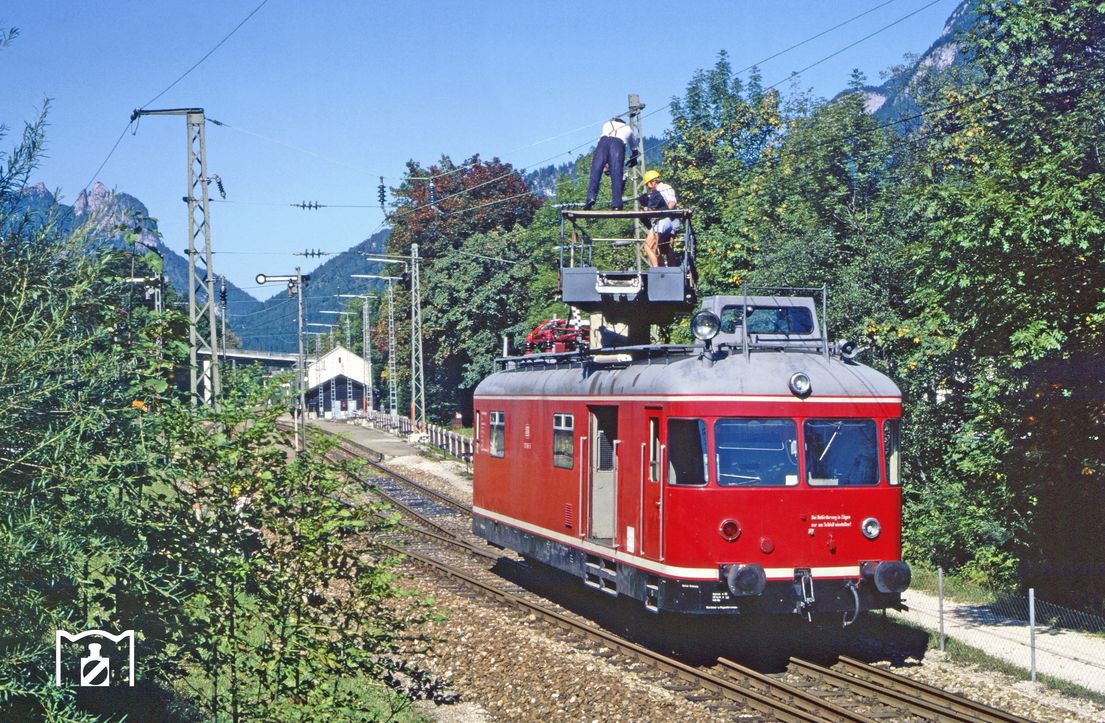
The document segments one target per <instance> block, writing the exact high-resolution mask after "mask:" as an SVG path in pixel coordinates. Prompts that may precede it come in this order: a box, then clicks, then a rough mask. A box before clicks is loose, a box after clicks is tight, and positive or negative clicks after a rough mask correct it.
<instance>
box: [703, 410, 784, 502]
mask: <svg viewBox="0 0 1105 723" xmlns="http://www.w3.org/2000/svg"><path fill="white" fill-rule="evenodd" d="M714 447H715V451H714V455H715V459H716V461H717V482H718V484H719V485H721V486H722V487H784V486H785V487H791V486H794V485H797V484H798V425H797V424H795V423H794V420H793V419H719V420H718V421H717V422H716V423H715V424H714Z"/></svg>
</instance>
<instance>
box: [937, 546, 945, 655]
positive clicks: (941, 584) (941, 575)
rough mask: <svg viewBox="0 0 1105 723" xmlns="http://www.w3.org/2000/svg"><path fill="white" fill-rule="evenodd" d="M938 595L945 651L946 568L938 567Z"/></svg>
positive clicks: (941, 641) (941, 634)
mask: <svg viewBox="0 0 1105 723" xmlns="http://www.w3.org/2000/svg"><path fill="white" fill-rule="evenodd" d="M936 597H937V599H938V600H939V601H940V602H939V604H940V652H941V653H942V652H944V568H942V567H938V568H936Z"/></svg>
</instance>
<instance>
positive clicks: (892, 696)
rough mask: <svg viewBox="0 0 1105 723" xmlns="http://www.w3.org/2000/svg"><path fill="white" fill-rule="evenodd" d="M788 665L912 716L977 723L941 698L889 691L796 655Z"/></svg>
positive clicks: (970, 715) (971, 715) (972, 715)
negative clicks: (926, 697)
mask: <svg viewBox="0 0 1105 723" xmlns="http://www.w3.org/2000/svg"><path fill="white" fill-rule="evenodd" d="M790 665H791V667H793V668H795V669H797V670H799V671H801V672H802V673H804V674H805V675H808V676H810V677H812V678H815V679H817V680H820V681H822V682H825V683H829V684H831V685H837V686H840V687H842V688H846V689H848V690H852V691H859V692H862V693H864V694H866V695H870V696H873V697H874V698H876V699H877V700H880V701H882V702H883V703H886V704H887V705H890V706H893V707H896V708H901V709H904V710H908V711H909V712H910V713H913V714H914V715H918V716H922V717H929V718H932V717H935V719H936V720H940V721H964V722H965V723H977V721H978V718H977V717H976V716H975V715H974V714H966V713H963V712H961V711H959V710H956V709H954V708H952V707H950V706H949V705H947V703H946V702H944V701H941V702H940V703H939V704H937V703H932V702H929V701H925V700H921V699H919V698H918V697H917V696H916V695H914V694H913V693H902V692H898V691H896V690H891V689H888V688H885V687H883V686H882V685H880V684H877V683H872V682H870V681H867V680H863V679H862V678H857V677H855V676H852V675H846V674H844V673H841V672H839V671H836V670H832V669H830V668H825V667H823V666H820V665H816V664H814V663H811V662H809V661H806V660H801V659H799V658H791V659H790Z"/></svg>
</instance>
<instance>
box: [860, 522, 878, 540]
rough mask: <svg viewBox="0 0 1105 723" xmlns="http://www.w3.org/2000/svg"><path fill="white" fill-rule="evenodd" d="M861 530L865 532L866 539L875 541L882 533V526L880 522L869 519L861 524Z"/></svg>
mask: <svg viewBox="0 0 1105 723" xmlns="http://www.w3.org/2000/svg"><path fill="white" fill-rule="evenodd" d="M859 529H860V531H861V532H863V536H864V537H866V538H867V539H868V540H873V539H875V538H876V537H878V536H879V533H880V532H882V525H880V524H879V521H878V520H876V519H875V518H874V517H868V518H867V519H866V520H864V521H863V522H862V523H861V524H860V526H859Z"/></svg>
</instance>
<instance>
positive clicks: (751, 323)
mask: <svg viewBox="0 0 1105 723" xmlns="http://www.w3.org/2000/svg"><path fill="white" fill-rule="evenodd" d="M743 308H744V307H743V306H740V305H735V306H732V305H731V306H724V307H722V309H721V331H722V332H723V333H725V334H732V333H734V332H735V331H736V330H737V329H739V328H740V327H741V325H742V324H744V314H743V313H742V311H741V310H742V309H743ZM812 332H813V314H811V313H810V310H809V309H807V308H806V307H804V306H749V307H748V333H749V334H809V333H812Z"/></svg>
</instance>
